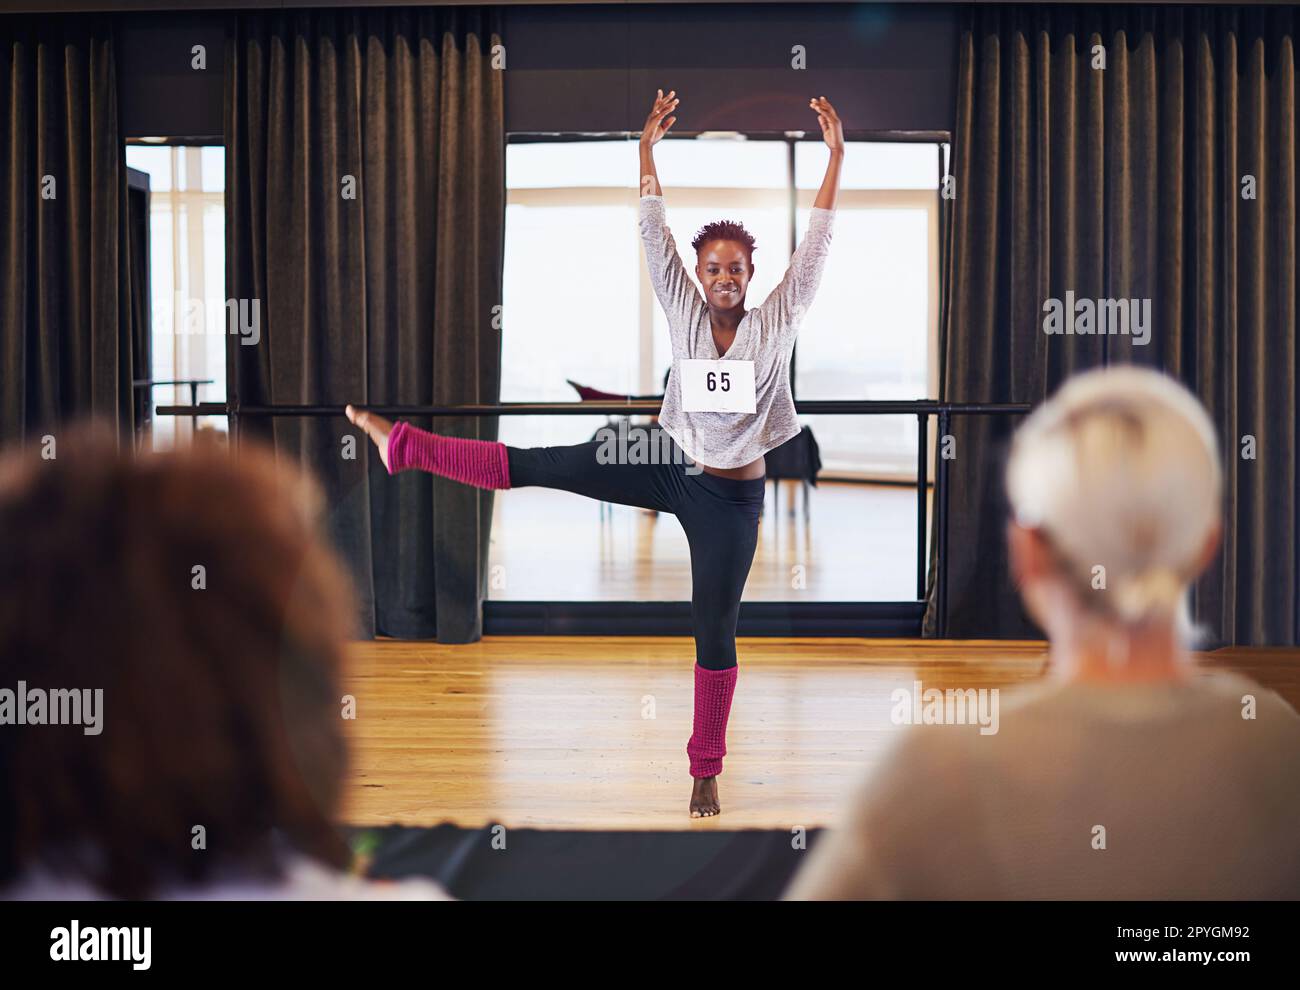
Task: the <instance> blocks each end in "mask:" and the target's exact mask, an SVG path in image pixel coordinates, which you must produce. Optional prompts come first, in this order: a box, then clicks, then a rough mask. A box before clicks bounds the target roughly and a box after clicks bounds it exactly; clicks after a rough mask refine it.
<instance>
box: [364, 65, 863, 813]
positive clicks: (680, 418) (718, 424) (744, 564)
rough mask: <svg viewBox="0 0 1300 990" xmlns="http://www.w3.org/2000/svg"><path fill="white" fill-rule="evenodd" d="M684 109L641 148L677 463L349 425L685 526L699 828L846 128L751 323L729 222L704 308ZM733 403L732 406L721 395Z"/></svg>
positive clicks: (469, 468) (705, 272)
mask: <svg viewBox="0 0 1300 990" xmlns="http://www.w3.org/2000/svg"><path fill="white" fill-rule="evenodd" d="M678 103H679V101H678V99H677V95H676V91H675V90H674V91H672V92H670V93H669V94H668V95H667V96H665V95H664V93H663V90H659V91H658V96H657V97H656V99H655V101H654V106H653V108H652V109H651V111H650V115H649V116H648V117H647V118H646V122H645V127H644V129H643V130H642V132H641V142H640V143H641V154H640V157H641V183H640V185H641V203H640V227H641V240H642V243H643V244H644V246H645V254H646V262H647V264H648V266H649V270H650V281H651V283H652V285H653V286H654V290H655V295H656V296H657V297H658V299H659V302H660V304H661V305H662V306H663V308H664V313H665V315H666V316H667V318H668V328H669V333H670V335H671V338H672V349H673V367H672V373H671V375H670V377H669V379H668V388H667V391H666V392H665V394H664V401H663V405H662V408H661V411H660V413H659V426H660V428H662V430H663V432H664V433H665V434H666V435H667V438H668V440H669V441H670V443H668V444H667V447H668V448H669V449H668V451H667V453H668V454H669V456H667V457H660V458H658V460H659V463H651V464H645V463H635V464H628V463H622V462H625V461H626V460H628V458H626V457H619V458H616V462H615V463H609V458H608V457H598V452H599V451H601V450H602V448H607V444H608V441H605V440H592V441H589V442H587V443H582V444H576V445H573V446H558V447H529V448H520V447H510V446H507V445H505V444H502V443H496V442H492V441H483V440H470V439H463V438H459V437H444V436H440V435H438V434H436V433H429V432H426V431H425V430H421V429H418V428H417V427H414V426H411V425H410V424H408V423H404V422H399V423H397V424H395V425H394V424H392V423H389V422H388V421H387V420H385V419H382V418H381V417H379V416H376V415H374V414H373V413H368V412H365V411H363V410H358V409H355V408H354V407H352V406H348V407H347V415H348V419H349V420H351V421H352V422H353V423H355V424H356V425H357V426H359V427H361V428H362V429H363V430H365V431H366V433H367V434H368V435H369V436H370V438H371V439H372V440H373V441H374V442H375V445H376V446H377V447H378V448H379V456H380V458H381V459H382V460H383V463H384V465H385V467H387V469H388V471H389V473H390V474H394V473H396V472H398V471H403V470H406V469H408V468H419V469H421V470H424V471H431V472H433V473H434V474H438V475H441V476H443V477H447V478H452V479H454V480H456V481H460V482H462V483H464V484H469V485H475V486H476V487H479V488H494V489H501V488H526V487H528V486H530V485H537V486H542V487H545V488H557V489H562V490H564V491H570V492H575V493H576V494H579V495H585V496H587V497H588V498H594V499H599V500H601V501H604V502H615V503H618V504H621V505H634V506H640V507H642V508H647V509H658V510H660V511H662V512H671V513H673V514H674V515H676V516H677V519H678V521H679V522H680V523H681V525H682V529H683V530H685V532H686V539H687V543H688V544H689V546H690V554H691V585H692V588H691V618H692V624H693V628H694V632H695V720H694V726H693V731H692V733H691V737H690V740H689V742H687V744H686V754H687V756H688V757H689V760H690V773H691V776H692V777H693V778H694V784H693V787H692V790H691V800H690V813H691V817H692V818H699V817H708V816H710V815H716V814H718V813H719V811H721V804H720V803H719V800H718V785H717V776H718V774H719V773H721V772H722V758H723V756H725V755H726V752H727V748H726V732H727V719H728V716H729V715H730V712H731V699H732V695H733V693H734V691H735V687H736V671H737V667H736V620H737V617H738V615H739V612H740V597H741V594H742V592H743V591H744V588H745V579H746V578H747V577H748V576H749V568H750V565H751V564H752V563H753V560H754V551H755V548H756V547H757V544H758V521H759V516H760V515H761V513H762V509H763V491H764V487H765V484H766V473H767V469H766V465H765V462H764V459H763V455H764V454H766V453H767V452H768V451H769V450H772V449H773V448H775V447H778V446H780V445H781V444H783V443H785V442H786V441H787V440H789V439H790V438H791V437H794V436H796V435H797V434H798V433H799V424H798V420H797V417H796V416H795V410H794V402H793V400H792V398H791V395H790V355H791V352H792V350H793V348H794V340H795V334H796V333H797V332H798V329H799V325H800V323H801V322H802V318H803V314H804V312H805V311H806V310H807V308H808V306H809V305H810V304H811V302H812V299H813V295H814V293H816V291H817V286H818V284H819V282H820V281H821V274H822V269H823V267H824V265H825V261H826V255H827V252H828V250H829V247H830V240H831V229H832V220H833V219H834V209H835V198H836V196H837V194H838V192H839V184H840V167H841V165H842V163H843V159H844V131H843V128H842V126H841V124H840V119H839V116H838V115H837V114H836V113H835V109H834V108H833V107H832V106H831V105H830V103H829V102H828V101H827V99H826V98H825V97H824V96H823V97H817V98H816V99H813V100H810V101H809V106H810V107H811V109H812V110H813V111H814V112H815V113H816V114H817V120H818V123H819V124H820V125H821V129H822V136H823V137H824V138H825V141H826V145H827V147H828V148H829V149H830V161H829V162H828V163H827V166H826V176H825V178H824V179H823V180H822V185H821V189H820V190H819V191H818V193H817V198H816V200H815V201H814V203H813V209H812V215H811V218H810V221H809V225H808V231H807V233H806V234H805V235H804V238H803V241H802V242H801V243H800V244H799V247H798V248H797V249H796V250H795V253H794V255H793V257H792V258H791V259H790V267H789V269H788V270H787V271H786V273H785V277H784V278H783V279H782V280H781V284H780V285H778V286H777V287H776V288H775V289H774V290H773V291H772V293H771V294H770V295H769V296H768V297H767V299H766V300H765V301H764V302H763V304H762V305H761V306H759V307H758V308H757V309H750V310H746V309H745V293H746V291H747V289H748V287H749V282H750V279H752V278H753V276H754V264H753V251H754V248H755V247H756V246H757V245H756V244H755V242H754V238H753V236H752V235H750V234H749V232H748V231H746V230H745V228H744V227H743V226H741V225H740V224H738V223H733V222H732V221H729V220H722V221H718V222H715V223H711V224H709V225H708V226H706V227H704V228H703V229H702V230H700V232H699V233H698V234H696V236H695V238H694V240H693V241H692V242H691V247H693V248H694V249H695V255H696V264H695V275H696V277H697V278H698V279H699V280H700V285H701V286H702V287H703V289H704V294H703V296H701V295H700V292H699V290H698V289H697V288H696V287H695V284H694V283H693V282H692V281H691V279H690V276H689V275H688V273H687V270H686V266H685V265H684V264H683V263H682V260H681V258H680V257H679V256H678V254H677V245H676V244H675V242H674V241H673V236H672V234H671V233H670V232H669V229H668V225H667V222H666V220H665V215H664V200H663V196H662V195H661V193H660V188H659V177H658V175H657V173H656V172H655V165H654V156H653V148H654V145H655V144H657V143H658V142H659V140H660V139H661V138H662V137H663V136H664V134H666V133H667V132H668V130H669V129H670V128H671V127H672V126H673V124H674V122H675V121H676V119H677V118H676V117H675V116H671V114H672V113H673V111H674V110H676V108H677V105H678ZM684 378H685V379H687V381H686V385H685V387H683V379H684ZM750 382H752V384H753V395H754V398H753V402H752V403H750V402H748V399H747V397H746V399H745V401H743V402H741V403H739V405H741V406H742V407H743V408H742V409H741V411H736V409H735V408H734V406H736V405H737V403H736V402H734V401H730V398H731V395H734V393H730V389H731V387H732V385H733V384H734V385H735V387H736V391H737V392H744V391H746V389H745V386H746V385H747V384H748V383H750ZM720 393H730V394H729V395H727V396H725V397H722V398H720V397H719V395H720ZM751 406H752V408H751ZM722 407H727V408H722ZM655 446H656V447H660V446H662V445H660V444H656V445H655ZM638 460H640V458H638ZM652 460H653V458H652Z"/></svg>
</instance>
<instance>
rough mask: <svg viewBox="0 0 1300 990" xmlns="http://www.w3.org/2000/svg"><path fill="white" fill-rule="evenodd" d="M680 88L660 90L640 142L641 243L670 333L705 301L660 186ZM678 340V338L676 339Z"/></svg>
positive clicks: (682, 327)
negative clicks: (658, 167)
mask: <svg viewBox="0 0 1300 990" xmlns="http://www.w3.org/2000/svg"><path fill="white" fill-rule="evenodd" d="M677 102H678V101H677V99H676V90H674V91H673V92H670V93H669V94H668V95H667V96H664V91H663V90H662V89H661V90H659V95H658V97H657V98H656V99H655V102H654V106H653V107H652V108H651V110H650V115H649V116H648V117H646V122H645V127H644V129H643V130H642V131H641V145H640V159H641V160H640V167H641V173H640V178H641V182H640V186H641V201H640V207H639V214H640V226H641V243H642V245H643V246H644V247H645V260H646V267H647V268H648V270H649V273H650V284H651V285H652V286H653V287H654V291H655V296H656V298H658V300H659V304H660V305H661V306H663V309H664V315H665V316H667V317H668V328H669V333H671V334H677V333H680V332H684V331H685V328H686V327H689V326H690V325H691V319H692V317H693V314H694V307H695V305H696V304H697V303H702V302H703V301H702V300H701V299H700V293H699V290H698V289H696V288H695V283H694V282H692V281H691V277H690V274H689V273H688V272H687V271H686V266H685V265H684V264H682V259H681V256H680V255H679V254H678V253H677V243H676V242H675V241H674V240H673V234H672V231H671V230H669V229H668V219H667V214H666V212H665V210H664V199H663V193H662V190H661V188H660V186H659V175H658V173H657V172H656V171H655V162H654V146H655V144H656V143H658V141H659V139H660V138H662V137H663V136H664V135H665V134H666V133H668V129H669V128H670V127H672V126H673V123H674V122H675V121H676V120H677V118H676V117H670V116H669V114H670V113H672V111H673V110H674V109H675V108H676V106H677ZM674 343H675V341H674Z"/></svg>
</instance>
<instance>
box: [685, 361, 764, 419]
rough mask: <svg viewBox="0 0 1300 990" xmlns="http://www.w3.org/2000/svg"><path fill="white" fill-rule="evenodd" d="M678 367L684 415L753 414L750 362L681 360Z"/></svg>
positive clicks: (752, 369)
mask: <svg viewBox="0 0 1300 990" xmlns="http://www.w3.org/2000/svg"><path fill="white" fill-rule="evenodd" d="M678 364H679V368H680V371H681V373H682V409H684V410H685V411H686V412H739V413H752V412H754V362H753V361H701V360H695V359H691V358H683V359H682V360H681V361H680V362H678Z"/></svg>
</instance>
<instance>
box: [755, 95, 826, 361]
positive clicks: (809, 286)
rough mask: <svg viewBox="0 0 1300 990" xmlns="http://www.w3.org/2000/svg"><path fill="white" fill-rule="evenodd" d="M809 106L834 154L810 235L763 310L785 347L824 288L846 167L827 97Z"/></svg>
mask: <svg viewBox="0 0 1300 990" xmlns="http://www.w3.org/2000/svg"><path fill="white" fill-rule="evenodd" d="M809 105H810V106H811V107H812V109H813V110H814V111H815V112H816V113H817V121H818V123H819V124H821V128H822V137H823V138H825V140H826V146H827V148H828V149H829V150H830V157H829V159H828V161H827V162H826V175H825V176H824V177H823V178H822V184H821V188H820V189H818V190H817V198H816V199H815V200H813V207H812V215H811V216H810V217H809V218H808V231H807V233H805V234H804V236H803V240H801V241H800V242H799V246H798V247H797V248H795V252H794V254H793V255H791V257H790V267H789V268H787V269H786V272H785V277H784V278H782V279H781V284H780V285H778V286H777V287H776V288H775V289H773V290H772V293H771V295H769V296H768V297H767V298H766V299H765V300H764V301H763V305H762V306H760V307H759V313H760V314H761V316H762V320H763V326H764V327H767V328H770V330H771V332H772V333H773V334H774V335H775V338H776V339H777V340H778V341H779V342H780V343H782V344H783V345H785V344H790V343H791V342H793V340H794V338H795V336H796V335H797V334H798V333H799V327H800V325H801V324H802V323H803V316H804V313H806V312H807V311H808V307H809V306H811V305H812V301H813V297H814V296H816V294H817V287H818V286H819V285H820V284H821V279H822V271H823V270H824V269H825V267H826V257H827V255H828V254H829V253H830V246H831V234H832V232H833V229H834V220H835V200H836V198H837V197H838V195H839V191H840V167H841V166H842V165H843V163H844V129H843V127H842V126H841V124H840V118H839V115H838V114H836V113H835V108H834V107H832V106H831V104H830V101H829V100H827V99H826V97H824V96H821V97H818V98H816V99H813V100H810V101H809Z"/></svg>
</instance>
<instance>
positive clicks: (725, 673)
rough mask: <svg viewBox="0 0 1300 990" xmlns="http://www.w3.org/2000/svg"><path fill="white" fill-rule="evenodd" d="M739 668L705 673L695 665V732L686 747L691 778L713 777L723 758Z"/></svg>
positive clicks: (706, 669) (720, 769)
mask: <svg viewBox="0 0 1300 990" xmlns="http://www.w3.org/2000/svg"><path fill="white" fill-rule="evenodd" d="M739 669H740V668H739V667H728V668H727V669H726V670H709V669H708V668H706V667H701V666H700V665H699V664H698V663H697V664H696V665H695V731H694V732H692V733H691V739H690V742H688V743H687V744H686V755H687V756H689V757H690V760H691V776H692V777H716V776H717V775H718V774H720V773H722V758H723V757H724V756H726V755H727V716H729V715H730V714H731V696H732V694H734V693H735V690H736V672H737V671H738V670H739Z"/></svg>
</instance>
